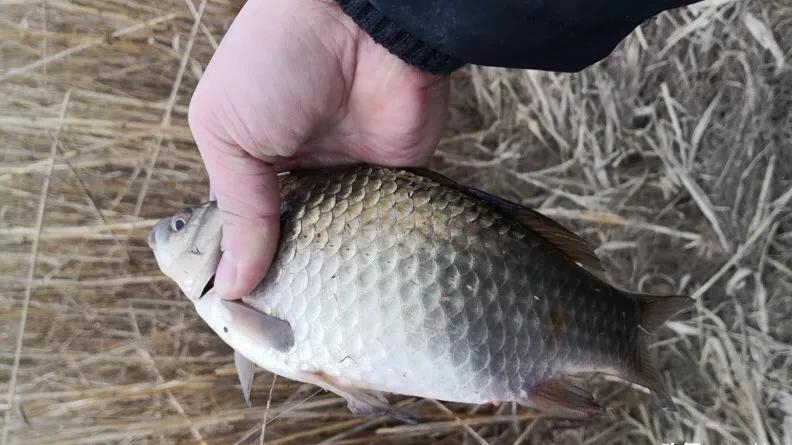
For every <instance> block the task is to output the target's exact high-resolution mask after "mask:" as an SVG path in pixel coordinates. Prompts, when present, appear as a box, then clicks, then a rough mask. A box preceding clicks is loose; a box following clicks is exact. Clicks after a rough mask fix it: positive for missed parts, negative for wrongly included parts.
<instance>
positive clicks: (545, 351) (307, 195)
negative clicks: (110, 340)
mask: <svg viewBox="0 0 792 445" xmlns="http://www.w3.org/2000/svg"><path fill="white" fill-rule="evenodd" d="M279 186H280V192H281V198H282V203H283V204H282V206H281V214H280V224H281V232H280V238H279V241H278V247H277V250H276V254H275V257H274V260H273V262H272V265H271V267H270V269H269V271H268V272H267V275H266V277H265V278H264V279H263V280H262V281H261V283H260V284H259V285H258V286H257V287H256V288H255V289H254V290H253V291H252V292H251V293H250V294H249V295H247V296H245V297H243V298H242V299H240V300H226V299H223V298H221V297H220V296H219V295H217V292H216V291H215V289H214V287H213V282H214V273H215V270H216V268H217V264H218V262H219V260H220V256H221V254H222V251H221V238H222V223H221V221H222V215H221V211H220V210H219V208H218V206H217V203H216V202H214V201H210V202H206V203H203V204H200V205H197V206H194V207H186V208H184V209H181V210H179V211H177V212H176V213H175V214H174V215H173V216H170V217H167V218H163V219H161V220H160V221H158V222H157V223H156V224H155V225H154V227H153V228H152V230H151V232H150V235H149V245H150V247H151V249H152V250H153V253H154V256H155V258H156V261H157V264H158V266H159V268H160V270H161V271H162V273H164V274H165V275H166V276H168V277H170V278H171V279H172V280H173V281H174V282H175V283H176V284H177V285H178V286H179V287H180V289H181V290H182V291H183V293H184V294H185V295H186V297H187V298H188V299H189V300H190V301H192V303H194V306H195V309H196V311H197V313H198V315H199V316H200V317H201V318H202V319H203V320H204V321H205V322H206V323H207V324H208V326H209V327H210V328H211V329H212V330H213V331H214V332H215V333H217V335H218V336H219V337H220V338H221V339H222V340H223V341H224V342H225V343H227V344H228V345H229V346H230V347H231V348H232V349H233V350H234V351H235V363H236V368H237V370H238V372H239V378H240V383H241V386H242V389H243V393H244V398H245V400H246V402H247V403H248V404H249V403H250V391H251V389H250V388H251V384H252V380H253V374H254V370H255V367H256V366H258V367H261V368H264V369H266V370H268V371H270V372H272V373H275V374H278V375H280V376H283V377H286V378H289V379H292V380H296V381H300V382H305V383H310V384H314V385H317V386H319V387H321V388H324V389H325V390H328V391H330V392H333V393H335V394H337V395H339V396H341V397H343V398H344V399H346V401H347V406H348V408H349V410H350V411H351V412H352V413H354V414H355V415H370V414H386V415H390V416H392V417H394V418H396V419H400V420H402V421H404V422H414V421H416V418H415V416H413V415H412V414H410V413H407V412H404V411H401V410H397V409H395V408H394V407H393V406H392V405H391V404H390V403H389V402H388V400H387V397H386V396H385V395H386V394H399V395H406V396H414V397H419V398H432V399H436V400H441V401H446V402H458V403H467V404H487V403H493V404H499V403H504V402H516V403H517V404H519V405H522V406H525V407H529V408H532V409H535V410H538V411H539V412H541V413H543V414H544V415H547V416H551V417H561V418H584V419H585V418H590V417H593V416H598V415H602V414H604V413H605V409H604V408H603V406H602V404H601V403H600V402H599V401H597V400H596V398H595V397H594V394H593V392H592V389H591V388H590V387H588V386H587V380H586V378H587V377H588V376H591V375H596V374H606V375H610V376H615V377H617V378H619V379H622V380H624V381H626V382H628V383H631V384H635V385H638V386H641V387H644V388H646V389H648V390H649V392H651V393H653V394H654V395H655V398H656V400H657V401H658V402H659V405H660V407H661V408H663V409H670V410H674V409H675V404H674V402H673V399H672V397H671V396H670V394H669V391H668V388H667V386H666V385H665V383H664V381H663V380H662V378H661V376H660V374H659V373H658V371H657V370H656V369H655V367H654V366H653V365H652V363H651V362H650V359H649V355H648V349H647V335H650V334H651V333H653V332H654V331H656V330H657V329H658V328H659V327H661V326H662V325H663V324H664V323H665V322H666V321H667V320H668V319H670V318H671V317H673V316H675V315H676V314H678V313H679V312H681V311H684V310H685V309H688V308H690V306H691V304H692V302H693V300H691V299H690V298H689V297H687V296H684V295H647V294H641V293H634V292H629V291H626V290H622V289H619V288H616V287H615V286H613V285H611V284H609V283H608V282H606V281H605V280H604V279H603V278H601V277H600V276H601V274H602V271H603V267H602V263H601V261H600V260H599V259H598V258H597V255H596V254H595V253H594V252H593V250H592V248H591V247H590V245H589V244H588V243H587V242H586V241H585V240H583V239H582V238H581V237H579V236H578V235H576V234H574V233H573V232H571V231H570V230H568V229H567V228H565V227H564V226H562V225H561V224H560V223H558V222H556V221H555V220H553V219H551V218H549V217H546V216H544V215H543V214H541V213H540V212H539V211H536V210H534V209H531V208H529V207H526V206H523V205H520V204H517V203H515V202H512V201H509V200H506V199H503V198H499V197H497V196H494V195H491V194H489V193H487V192H485V191H483V190H480V189H476V188H472V187H468V186H464V185H461V184H459V183H457V182H456V181H454V180H452V179H450V178H448V177H446V176H444V175H441V174H440V173H437V172H435V171H432V170H429V169H426V168H418V167H409V168H405V167H386V166H379V165H372V164H354V165H346V166H340V167H332V168H315V169H305V170H294V171H290V172H287V173H285V174H283V175H280V176H279Z"/></svg>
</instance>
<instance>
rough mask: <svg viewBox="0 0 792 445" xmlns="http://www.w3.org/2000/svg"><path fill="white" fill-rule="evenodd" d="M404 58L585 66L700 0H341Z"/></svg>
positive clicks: (435, 65)
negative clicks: (655, 19)
mask: <svg viewBox="0 0 792 445" xmlns="http://www.w3.org/2000/svg"><path fill="white" fill-rule="evenodd" d="M337 1H338V3H339V4H340V5H341V7H342V9H343V10H344V11H345V12H346V14H347V15H349V16H350V17H352V19H353V20H354V21H355V22H356V23H357V24H358V25H359V26H360V27H361V28H362V29H364V30H365V31H366V32H368V33H369V35H371V37H372V38H373V39H374V40H375V41H377V42H378V43H380V44H381V45H383V46H384V47H385V48H387V49H388V50H389V51H390V52H392V53H394V54H396V55H397V56H399V57H400V58H401V59H402V60H404V61H406V62H408V63H410V64H412V65H415V66H417V67H419V68H421V69H422V70H424V71H428V72H431V73H437V74H441V73H449V72H451V71H453V70H455V69H456V68H459V67H460V66H462V65H463V64H465V63H472V64H476V65H488V66H499V67H511V68H531V69H541V70H549V71H566V72H572V71H579V70H581V69H583V68H586V67H587V66H589V65H591V64H593V63H595V62H597V61H599V60H600V59H602V58H604V57H605V56H607V55H608V54H610V52H611V51H612V50H613V48H614V47H615V46H616V45H617V44H618V43H619V42H620V41H621V40H622V39H624V37H626V36H627V34H629V33H630V32H632V31H633V30H634V29H635V28H636V27H637V26H638V25H640V24H641V23H642V22H644V21H645V20H647V19H649V18H650V17H652V16H654V15H656V14H658V13H660V12H662V11H664V10H667V9H672V8H676V7H679V6H683V5H688V4H691V3H695V2H696V1H698V0H337Z"/></svg>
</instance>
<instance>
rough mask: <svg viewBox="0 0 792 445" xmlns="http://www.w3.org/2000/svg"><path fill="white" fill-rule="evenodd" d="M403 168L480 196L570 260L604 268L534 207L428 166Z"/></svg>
mask: <svg viewBox="0 0 792 445" xmlns="http://www.w3.org/2000/svg"><path fill="white" fill-rule="evenodd" d="M407 170H409V171H411V172H412V173H414V174H416V175H420V176H425V177H427V178H430V179H432V180H434V181H436V182H438V183H440V184H443V185H447V186H450V187H453V188H456V189H457V190H460V191H461V192H463V193H465V194H467V195H470V196H473V197H475V198H478V199H481V200H482V201H485V202H487V203H489V204H490V205H492V206H495V207H497V208H499V209H500V210H501V211H503V212H505V213H507V214H509V215H511V216H513V217H514V218H515V219H517V220H518V221H520V222H521V223H522V224H523V225H525V226H526V227H528V228H529V229H531V230H533V231H534V232H536V233H537V234H539V235H540V236H542V237H543V238H544V239H546V240H547V241H549V242H550V243H551V244H553V245H554V246H556V247H557V248H558V249H560V250H561V251H562V252H564V253H565V254H566V255H567V256H568V257H569V258H570V259H572V260H573V261H575V262H577V263H580V264H582V265H583V266H586V267H588V268H590V269H594V270H604V268H603V267H602V262H601V261H600V259H599V258H598V257H597V255H596V254H595V253H594V250H593V249H592V248H591V246H589V244H588V243H587V242H586V241H585V240H584V239H583V238H581V237H579V236H577V235H575V234H574V233H573V232H572V231H570V230H569V229H567V228H566V227H564V226H562V225H561V224H559V223H557V222H556V221H554V220H552V219H550V218H548V217H547V216H544V215H542V214H541V213H539V212H537V211H536V210H534V209H531V208H529V207H525V206H523V205H520V204H517V203H516V202H512V201H508V200H506V199H503V198H499V197H497V196H493V195H490V194H489V193H487V192H485V191H483V190H479V189H477V188H473V187H466V186H463V185H460V184H458V183H457V182H455V181H454V180H452V179H450V178H448V177H446V176H443V175H441V174H440V173H437V172H434V171H432V170H429V169H425V168H420V167H414V168H409V169H407Z"/></svg>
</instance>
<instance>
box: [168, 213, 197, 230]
mask: <svg viewBox="0 0 792 445" xmlns="http://www.w3.org/2000/svg"><path fill="white" fill-rule="evenodd" d="M191 216H192V212H190V211H188V210H182V211H180V212H178V213H177V214H175V215H173V218H171V222H170V228H171V230H173V231H174V232H178V231H179V230H181V229H183V228H184V226H186V225H187V222H188V221H189V220H190V217H191Z"/></svg>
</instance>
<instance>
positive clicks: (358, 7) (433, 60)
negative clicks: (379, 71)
mask: <svg viewBox="0 0 792 445" xmlns="http://www.w3.org/2000/svg"><path fill="white" fill-rule="evenodd" d="M336 1H337V2H338V4H339V5H340V6H341V9H343V10H344V12H345V13H346V14H347V15H348V16H349V17H350V18H351V19H352V20H354V22H355V23H357V25H358V26H360V28H361V29H363V30H364V31H366V32H367V33H368V34H369V35H370V36H371V38H372V39H374V41H375V42H377V43H379V44H380V45H382V46H384V47H385V48H386V49H387V50H388V51H390V52H391V53H392V54H394V55H396V56H398V57H399V58H400V59H402V60H403V61H405V62H407V63H408V64H410V65H413V66H415V67H417V68H419V69H421V70H423V71H426V72H428V73H431V74H448V73H450V72H451V71H454V70H455V69H457V68H459V67H460V66H462V65H464V62H462V61H461V60H458V59H456V58H454V57H451V56H449V55H448V54H444V53H442V52H440V51H438V50H436V49H434V48H432V47H430V46H429V45H427V44H426V43H425V42H423V41H421V40H419V39H417V38H416V37H414V36H413V35H411V34H410V33H408V32H407V31H404V30H402V29H401V28H399V26H398V25H396V24H395V23H393V21H392V20H391V19H389V18H388V17H385V16H384V15H383V14H382V13H381V12H380V11H379V10H378V9H377V8H376V7H374V5H372V4H371V3H369V2H368V0H336Z"/></svg>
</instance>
